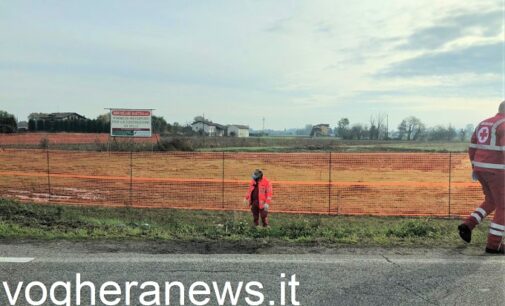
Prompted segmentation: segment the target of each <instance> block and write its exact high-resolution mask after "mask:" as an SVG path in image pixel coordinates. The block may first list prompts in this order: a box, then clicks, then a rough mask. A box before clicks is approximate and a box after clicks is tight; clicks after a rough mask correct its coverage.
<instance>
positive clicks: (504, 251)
mask: <svg viewBox="0 0 505 306" xmlns="http://www.w3.org/2000/svg"><path fill="white" fill-rule="evenodd" d="M486 253H488V254H502V255H505V248H504V247H503V246H502V247H501V248H499V249H498V250H497V249H491V248H486Z"/></svg>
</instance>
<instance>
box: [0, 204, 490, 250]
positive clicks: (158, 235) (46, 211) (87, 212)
mask: <svg viewBox="0 0 505 306" xmlns="http://www.w3.org/2000/svg"><path fill="white" fill-rule="evenodd" d="M459 223H460V221H459V220H454V219H433V218H400V217H362V216H360V217H353V216H317V215H291V214H272V215H271V227H270V228H268V229H264V228H254V227H253V226H251V216H250V214H249V213H239V212H211V211H189V210H176V209H152V210H136V209H124V208H89V207H75V206H51V205H36V204H20V203H16V202H12V201H10V200H0V239H2V240H16V241H17V240H18V239H35V240H54V239H65V240H108V239H111V240H156V241H223V242H239V243H242V242H246V243H260V244H278V243H281V244H283V245H288V246H289V245H307V244H308V245H324V246H329V247H338V246H342V245H347V246H356V247H367V246H376V247H396V246H406V247H442V248H454V247H458V246H462V245H464V243H463V242H462V241H461V240H460V239H459V237H458V235H457V231H456V227H457V225H458V224H459ZM486 230H487V225H481V226H480V227H479V228H478V229H477V230H476V231H475V232H474V238H473V242H472V244H473V245H475V246H479V247H480V246H483V245H484V243H485V239H486Z"/></svg>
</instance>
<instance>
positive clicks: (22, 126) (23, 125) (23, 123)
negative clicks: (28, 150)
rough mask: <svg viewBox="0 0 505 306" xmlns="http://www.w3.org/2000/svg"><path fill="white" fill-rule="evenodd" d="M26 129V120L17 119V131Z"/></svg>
mask: <svg viewBox="0 0 505 306" xmlns="http://www.w3.org/2000/svg"><path fill="white" fill-rule="evenodd" d="M26 131H28V122H26V121H19V122H18V132H26Z"/></svg>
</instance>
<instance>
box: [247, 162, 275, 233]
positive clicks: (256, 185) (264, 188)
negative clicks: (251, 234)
mask: <svg viewBox="0 0 505 306" xmlns="http://www.w3.org/2000/svg"><path fill="white" fill-rule="evenodd" d="M272 194H273V193H272V184H271V183H270V181H269V180H268V179H267V178H266V177H264V176H263V171H262V170H261V169H256V170H255V171H254V173H253V175H252V180H251V182H250V183H249V189H248V190H247V194H246V196H245V199H244V202H245V203H246V204H249V206H250V207H251V212H252V214H253V221H254V225H255V226H258V225H259V218H260V216H261V223H262V224H263V227H267V226H268V224H269V223H268V211H269V209H270V204H271V202H272Z"/></svg>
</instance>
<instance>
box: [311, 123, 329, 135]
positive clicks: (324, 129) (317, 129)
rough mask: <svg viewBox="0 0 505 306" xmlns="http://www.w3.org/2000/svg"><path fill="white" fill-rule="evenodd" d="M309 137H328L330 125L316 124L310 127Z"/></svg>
mask: <svg viewBox="0 0 505 306" xmlns="http://www.w3.org/2000/svg"><path fill="white" fill-rule="evenodd" d="M310 136H311V137H322V136H330V125H329V124H317V125H314V126H313V127H312V131H311V132H310Z"/></svg>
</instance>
